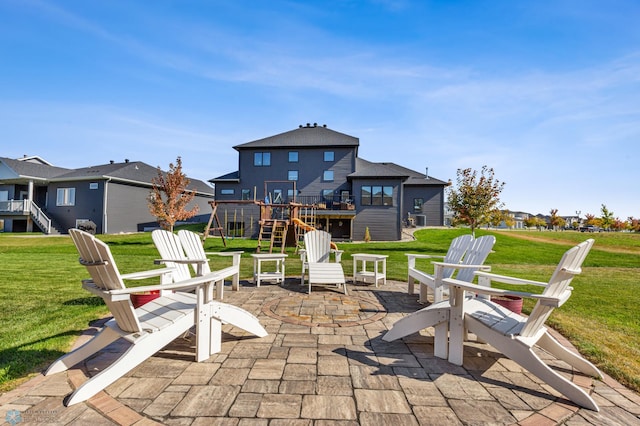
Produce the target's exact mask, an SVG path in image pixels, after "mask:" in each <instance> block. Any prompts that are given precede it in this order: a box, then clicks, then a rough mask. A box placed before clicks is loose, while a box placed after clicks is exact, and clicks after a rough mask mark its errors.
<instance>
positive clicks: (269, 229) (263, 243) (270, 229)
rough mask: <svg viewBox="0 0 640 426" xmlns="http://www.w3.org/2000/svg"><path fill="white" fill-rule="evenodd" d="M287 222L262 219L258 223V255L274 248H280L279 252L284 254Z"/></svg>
mask: <svg viewBox="0 0 640 426" xmlns="http://www.w3.org/2000/svg"><path fill="white" fill-rule="evenodd" d="M288 226H289V221H288V220H279V219H263V220H261V221H260V234H259V236H258V247H257V248H256V251H257V252H258V253H261V252H264V251H265V250H266V249H267V248H268V250H269V253H271V252H273V248H274V247H280V252H281V253H284V250H285V245H286V241H287V227H288Z"/></svg>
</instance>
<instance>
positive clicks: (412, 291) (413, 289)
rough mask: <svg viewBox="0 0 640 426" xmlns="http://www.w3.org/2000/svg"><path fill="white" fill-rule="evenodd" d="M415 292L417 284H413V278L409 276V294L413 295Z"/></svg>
mask: <svg viewBox="0 0 640 426" xmlns="http://www.w3.org/2000/svg"><path fill="white" fill-rule="evenodd" d="M414 292H415V284H414V282H413V277H411V275H409V276H408V277H407V293H409V294H413V293H414ZM421 298H422V297H421Z"/></svg>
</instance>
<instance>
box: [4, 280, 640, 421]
mask: <svg viewBox="0 0 640 426" xmlns="http://www.w3.org/2000/svg"><path fill="white" fill-rule="evenodd" d="M299 283H300V279H299V277H292V278H288V279H287V280H286V281H285V283H284V285H276V284H269V283H263V284H262V285H261V286H260V287H255V286H254V285H253V284H252V283H250V282H248V281H245V282H242V283H241V290H240V291H239V292H236V291H230V290H229V291H226V292H225V302H227V303H231V304H234V305H237V306H241V307H243V308H244V309H247V310H248V311H250V312H252V313H254V314H255V315H257V316H258V317H259V318H260V321H261V323H262V324H263V325H264V326H265V328H266V329H267V331H268V332H269V335H268V336H267V337H263V338H256V337H254V336H250V335H248V334H246V333H243V332H242V331H241V330H238V329H234V328H232V327H230V326H224V328H223V331H224V332H225V333H224V334H223V345H222V352H220V353H219V354H216V355H214V356H212V357H211V358H210V359H209V360H207V361H206V362H203V363H196V362H194V361H193V349H194V347H193V339H192V337H193V336H185V337H184V338H179V339H176V340H175V341H174V342H172V343H171V344H170V345H169V346H167V347H166V348H165V349H164V350H162V351H160V352H158V353H157V354H156V355H155V356H153V357H152V358H150V359H148V360H147V361H145V362H144V363H143V364H141V365H140V366H139V367H137V368H136V369H135V370H133V371H132V372H131V373H130V374H128V375H127V376H125V377H123V378H122V379H120V380H118V381H116V382H115V383H114V384H113V385H111V386H110V387H108V388H107V389H106V391H105V392H100V393H99V394H98V395H96V396H95V397H94V398H91V399H90V400H88V401H87V402H86V403H80V404H77V405H74V406H71V407H64V406H63V404H62V402H63V398H64V396H65V395H67V394H68V393H70V392H71V390H72V389H73V388H74V387H75V386H77V385H78V384H79V383H82V381H84V380H85V378H86V376H85V375H86V374H89V372H92V371H96V370H99V369H100V368H102V367H103V366H105V365H108V363H109V361H110V360H112V359H113V358H114V354H115V353H117V352H118V351H120V350H122V349H123V345H124V344H125V343H117V344H114V345H112V346H111V347H109V348H107V350H105V351H103V352H101V353H99V354H98V355H97V356H96V357H94V358H93V359H91V360H89V361H87V362H85V363H84V364H83V365H82V366H79V367H78V368H75V369H72V370H70V371H68V372H66V373H60V374H57V375H53V376H49V377H44V376H38V377H36V378H34V379H32V380H30V381H29V382H27V383H26V384H24V385H23V386H21V387H19V388H18V389H16V390H14V391H11V392H8V393H6V394H4V395H2V396H0V407H1V410H0V415H2V419H3V420H4V421H5V423H3V424H33V423H55V424H60V425H66V424H79V425H80V424H82V425H84V424H92V425H94V426H98V425H110V424H126V425H130V424H136V425H146V424H154V423H157V424H166V425H210V424H225V425H227V424H228V425H244V424H257V425H266V424H270V425H285V424H286V425H317V426H321V425H335V424H344V425H356V424H362V425H376V426H377V425H382V424H393V425H394V426H400V425H418V424H424V425H435V424H438V425H441V424H451V425H455V424H462V425H471V424H473V425H484V424H491V425H503V424H504V425H510V424H521V425H546V424H549V425H552V424H559V423H564V424H567V425H586V424H594V425H602V424H608V425H634V424H638V425H640V396H639V395H638V394H636V393H634V392H632V391H631V390H628V389H626V388H624V387H623V386H621V385H620V384H618V383H617V382H615V381H614V380H612V379H611V378H609V377H606V378H605V380H604V381H598V380H592V379H591V378H588V377H586V376H582V375H580V374H579V373H577V374H575V375H574V374H573V372H572V371H571V370H570V367H568V366H567V365H566V364H564V363H563V362H561V361H556V360H552V361H551V364H552V365H554V366H555V367H557V368H559V369H561V370H562V371H564V373H565V374H567V375H569V376H571V377H572V379H573V380H574V381H575V382H576V383H579V384H580V385H581V386H583V387H585V388H586V389H588V390H589V391H591V392H592V393H593V395H594V398H595V399H596V401H597V403H598V404H599V406H600V412H593V411H590V410H586V409H581V408H579V407H577V406H575V405H574V404H573V403H571V402H569V401H567V400H566V399H564V398H563V397H561V396H560V395H558V394H557V393H556V392H555V391H553V390H552V389H551V388H549V387H548V386H547V385H545V384H544V383H542V382H541V381H540V380H539V379H537V378H536V377H535V376H533V375H531V374H530V373H528V372H526V371H525V370H523V369H521V368H520V367H519V366H518V365H517V364H515V363H514V362H511V361H510V360H509V359H507V358H504V357H503V356H502V355H501V354H499V353H498V352H496V351H495V350H493V349H492V348H491V347H490V346H488V345H486V344H482V343H478V342H469V343H467V344H466V345H465V360H464V365H463V366H455V365H452V364H449V363H448V362H447V361H445V360H442V359H439V358H435V357H434V356H433V337H432V335H431V331H432V330H429V329H427V330H422V332H421V333H420V334H415V335H412V336H410V337H409V338H406V339H404V340H401V341H396V342H393V343H387V342H384V341H382V339H381V337H382V335H383V334H384V332H385V331H386V330H388V329H389V328H390V327H391V325H392V324H393V323H394V322H395V321H396V320H398V319H399V318H401V317H402V316H404V315H407V314H409V313H411V312H414V311H415V310H417V309H419V308H420V307H421V306H422V305H419V304H418V303H417V301H416V299H417V296H409V295H408V294H407V293H406V286H407V284H406V283H403V282H397V281H387V284H386V285H383V286H380V287H378V288H376V287H375V286H374V285H359V286H352V285H351V284H349V296H346V295H344V294H342V293H340V292H338V291H335V290H333V289H322V288H317V289H314V292H313V293H312V294H311V295H308V294H306V291H305V289H306V287H301V286H300V285H299ZM99 325H100V322H97V323H96V324H95V326H99ZM93 331H94V330H93V329H89V330H87V334H90V333H92V332H93ZM86 338H87V336H84V337H81V338H80V339H79V342H80V341H82V340H83V339H86ZM566 344H568V343H566ZM543 356H544V354H543ZM545 358H546V359H549V358H551V357H550V356H549V355H546V356H545Z"/></svg>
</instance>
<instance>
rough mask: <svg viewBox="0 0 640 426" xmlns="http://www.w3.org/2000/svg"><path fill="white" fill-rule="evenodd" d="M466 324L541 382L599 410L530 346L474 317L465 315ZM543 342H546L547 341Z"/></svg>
mask: <svg viewBox="0 0 640 426" xmlns="http://www.w3.org/2000/svg"><path fill="white" fill-rule="evenodd" d="M467 324H468V326H469V330H470V331H471V332H472V333H474V334H476V335H478V336H480V337H482V338H483V339H484V340H486V341H488V342H491V345H492V346H493V347H494V348H496V349H497V350H498V351H500V352H502V353H503V354H504V355H506V356H507V357H508V358H510V359H512V360H513V361H515V362H516V363H518V364H519V365H520V366H521V367H523V368H525V369H527V370H528V371H530V372H531V373H533V374H534V375H536V376H537V377H538V378H540V379H541V380H542V381H543V382H545V383H546V384H548V385H549V386H551V387H552V388H554V389H555V390H557V391H558V392H560V393H561V394H562V395H564V396H566V397H567V398H568V399H569V400H571V401H573V402H574V403H576V404H577V405H579V406H581V407H584V408H588V409H590V410H593V411H599V408H598V405H597V404H596V403H595V401H594V400H593V399H592V398H591V397H590V396H589V395H588V394H587V393H586V392H585V391H584V390H582V389H581V388H580V387H579V386H577V385H576V384H574V383H573V382H572V381H570V380H568V379H565V378H564V377H563V376H561V375H560V374H559V373H557V372H555V371H554V370H553V369H551V367H549V366H548V365H547V364H545V363H544V361H542V360H541V359H540V358H538V356H537V355H536V354H535V353H534V352H533V350H532V349H531V348H530V347H528V346H526V345H524V344H522V343H520V342H518V341H517V340H514V339H511V338H510V337H507V336H504V335H503V334H501V333H497V332H496V331H494V330H492V329H490V328H488V327H485V326H484V325H482V324H480V323H478V322H476V320H475V319H472V318H469V317H467ZM476 324H479V326H478V327H475V325H476ZM545 343H548V341H547V342H545Z"/></svg>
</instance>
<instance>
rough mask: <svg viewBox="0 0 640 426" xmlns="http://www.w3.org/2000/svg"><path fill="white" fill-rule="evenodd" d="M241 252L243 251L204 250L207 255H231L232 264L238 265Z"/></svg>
mask: <svg viewBox="0 0 640 426" xmlns="http://www.w3.org/2000/svg"><path fill="white" fill-rule="evenodd" d="M242 253H244V251H208V252H205V254H206V255H207V256H233V264H234V265H239V264H240V258H241V257H242Z"/></svg>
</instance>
